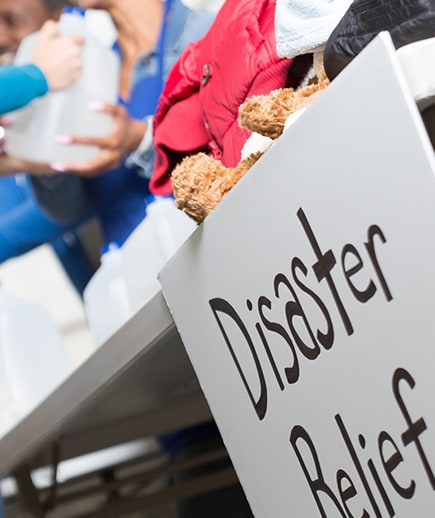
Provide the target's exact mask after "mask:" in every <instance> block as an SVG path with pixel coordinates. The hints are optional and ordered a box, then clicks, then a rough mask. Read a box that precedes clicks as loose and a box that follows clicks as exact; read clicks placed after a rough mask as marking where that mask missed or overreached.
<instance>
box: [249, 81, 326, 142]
mask: <svg viewBox="0 0 435 518" xmlns="http://www.w3.org/2000/svg"><path fill="white" fill-rule="evenodd" d="M328 84H329V81H328V79H326V78H323V79H321V80H319V81H318V82H317V83H314V84H311V85H308V86H306V87H305V88H302V89H300V90H294V89H293V88H280V89H278V90H273V91H272V92H270V93H269V94H267V95H257V96H255V97H251V98H250V99H248V100H247V101H245V102H244V103H243V104H242V105H241V106H240V108H239V124H240V126H241V127H242V128H247V129H249V130H251V131H255V132H256V133H260V135H264V136H265V137H270V138H271V139H276V138H278V137H279V136H280V135H281V133H282V132H283V130H284V125H285V122H286V120H287V118H288V116H289V115H291V114H292V113H294V112H295V111H297V110H300V109H302V108H305V107H307V106H308V105H309V104H311V103H312V102H313V101H314V99H315V98H316V96H317V95H318V94H319V93H320V92H321V91H322V90H323V89H324V88H325V87H326V86H327V85H328Z"/></svg>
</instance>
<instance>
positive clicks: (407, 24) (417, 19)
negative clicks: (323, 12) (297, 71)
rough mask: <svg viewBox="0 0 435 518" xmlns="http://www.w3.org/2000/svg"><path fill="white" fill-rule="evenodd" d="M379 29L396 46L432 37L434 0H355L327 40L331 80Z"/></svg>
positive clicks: (433, 29)
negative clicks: (388, 33)
mask: <svg viewBox="0 0 435 518" xmlns="http://www.w3.org/2000/svg"><path fill="white" fill-rule="evenodd" d="M381 31H389V32H390V34H391V38H392V40H393V43H394V45H395V47H396V48H399V47H402V46H403V45H407V44H408V43H413V42H414V41H419V40H423V39H426V38H431V37H433V36H435V0H390V1H384V0H377V1H376V0H354V2H353V3H352V4H351V5H350V7H349V9H348V10H347V11H346V13H345V14H344V16H343V18H342V19H341V21H340V22H339V24H338V25H337V27H336V28H335V29H334V31H333V32H332V33H331V35H330V37H329V38H328V41H327V42H326V47H325V55H324V65H325V72H326V74H327V76H328V77H329V79H330V80H332V79H334V78H335V77H336V76H337V75H338V74H339V73H340V72H341V71H342V70H343V68H344V67H345V66H346V65H347V64H348V63H349V62H350V61H352V59H353V58H354V57H355V56H356V55H358V54H359V53H360V52H361V50H362V49H363V48H364V47H365V46H366V45H367V44H368V43H369V42H370V41H371V40H372V39H373V38H374V37H375V36H376V35H377V34H379V32H381Z"/></svg>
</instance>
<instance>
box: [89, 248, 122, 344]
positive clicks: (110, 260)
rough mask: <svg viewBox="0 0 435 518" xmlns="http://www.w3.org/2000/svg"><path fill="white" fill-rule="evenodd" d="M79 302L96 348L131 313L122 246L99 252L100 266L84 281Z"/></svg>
mask: <svg viewBox="0 0 435 518" xmlns="http://www.w3.org/2000/svg"><path fill="white" fill-rule="evenodd" d="M83 301H84V306H85V313H86V318H87V322H88V326H89V331H90V333H91V336H92V338H93V340H94V343H95V345H96V347H100V346H101V345H102V344H103V343H104V342H105V341H106V340H107V339H108V338H109V337H110V336H112V334H113V333H114V332H115V331H117V330H118V329H119V328H120V327H121V326H122V325H123V324H124V323H125V322H126V321H127V320H128V318H129V317H130V316H131V310H130V304H129V299H128V294H127V286H126V283H125V279H124V275H123V262H122V248H120V246H119V245H118V244H117V243H110V244H109V245H107V246H106V247H104V248H103V250H102V251H101V265H100V267H99V268H98V270H97V271H96V272H95V273H94V275H93V276H92V278H91V280H90V281H89V282H88V284H87V286H86V288H85V290H84V292H83Z"/></svg>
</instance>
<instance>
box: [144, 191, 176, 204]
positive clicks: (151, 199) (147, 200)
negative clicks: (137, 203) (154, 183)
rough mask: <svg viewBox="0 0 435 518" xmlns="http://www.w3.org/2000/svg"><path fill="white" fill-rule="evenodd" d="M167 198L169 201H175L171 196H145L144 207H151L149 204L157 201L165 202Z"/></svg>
mask: <svg viewBox="0 0 435 518" xmlns="http://www.w3.org/2000/svg"><path fill="white" fill-rule="evenodd" d="M168 198H169V199H171V200H174V199H175V197H174V195H173V194H148V196H145V206H148V205H151V203H154V202H155V201H157V200H165V199H168Z"/></svg>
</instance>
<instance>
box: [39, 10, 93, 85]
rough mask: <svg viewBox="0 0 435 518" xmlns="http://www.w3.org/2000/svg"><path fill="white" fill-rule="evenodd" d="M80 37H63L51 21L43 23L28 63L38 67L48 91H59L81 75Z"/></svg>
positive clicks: (81, 40) (82, 39)
mask: <svg viewBox="0 0 435 518" xmlns="http://www.w3.org/2000/svg"><path fill="white" fill-rule="evenodd" d="M83 42H84V38H83V37H82V36H63V35H61V34H60V32H59V29H58V28H57V25H56V23H55V22H53V21H52V20H48V21H47V22H45V23H44V25H43V26H42V28H41V31H40V33H39V35H38V38H37V40H36V43H35V48H34V50H33V52H32V55H31V57H30V62H31V63H34V64H35V65H36V66H37V67H39V68H40V69H41V71H42V73H43V74H44V76H45V78H46V79H47V83H48V86H49V88H50V90H60V89H61V88H65V87H66V86H69V85H70V84H71V83H72V82H74V81H75V80H76V79H77V78H78V77H79V76H80V73H81V70H82V59H81V47H82V44H83Z"/></svg>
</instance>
